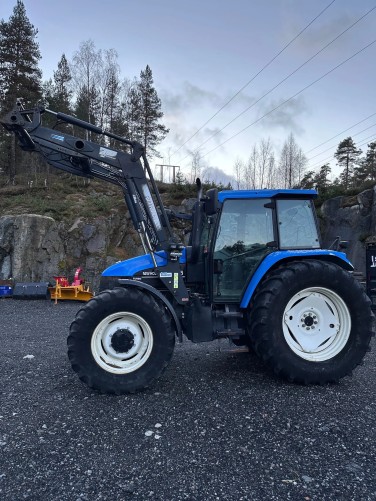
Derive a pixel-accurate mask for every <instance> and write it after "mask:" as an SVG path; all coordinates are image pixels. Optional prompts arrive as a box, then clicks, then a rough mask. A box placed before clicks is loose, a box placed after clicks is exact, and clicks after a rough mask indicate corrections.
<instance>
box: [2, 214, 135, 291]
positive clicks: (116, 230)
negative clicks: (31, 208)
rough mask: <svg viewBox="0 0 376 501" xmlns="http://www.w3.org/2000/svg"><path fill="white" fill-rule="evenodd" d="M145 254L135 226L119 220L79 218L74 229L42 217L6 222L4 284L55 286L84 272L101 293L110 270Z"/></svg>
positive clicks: (8, 218)
mask: <svg viewBox="0 0 376 501" xmlns="http://www.w3.org/2000/svg"><path fill="white" fill-rule="evenodd" d="M141 252H142V251H141V249H140V244H139V242H138V236H137V234H136V232H135V231H134V230H133V228H131V227H130V225H129V220H128V219H125V220H121V219H120V218H119V217H118V216H117V215H116V214H112V215H111V216H110V217H98V218H96V219H94V220H92V221H90V222H88V221H85V220H83V219H81V218H78V219H77V220H76V221H75V222H74V224H73V225H71V226H70V227H68V228H67V227H66V226H65V225H64V224H62V223H60V224H57V223H56V221H55V220H54V219H52V218H50V217H46V216H39V215H36V214H22V215H17V216H12V215H9V216H2V217H0V279H5V280H6V279H9V278H13V279H14V280H16V281H22V282H29V281H30V282H38V281H49V282H51V283H54V280H53V277H54V276H56V275H67V276H68V278H72V277H73V273H74V270H75V269H76V268H78V267H81V268H83V270H84V272H85V273H84V276H85V278H86V280H87V281H89V282H91V283H92V286H93V287H94V288H96V287H97V286H98V283H99V278H100V273H101V272H102V271H103V270H104V269H105V268H107V267H108V266H109V265H110V264H113V263H115V262H116V261H119V260H120V259H126V258H128V257H132V256H134V255H136V254H139V253H141Z"/></svg>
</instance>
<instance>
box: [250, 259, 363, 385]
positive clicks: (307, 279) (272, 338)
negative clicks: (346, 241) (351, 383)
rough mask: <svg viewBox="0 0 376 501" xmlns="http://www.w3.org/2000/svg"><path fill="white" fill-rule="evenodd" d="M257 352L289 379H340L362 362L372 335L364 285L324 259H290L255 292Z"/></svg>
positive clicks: (253, 318)
mask: <svg viewBox="0 0 376 501" xmlns="http://www.w3.org/2000/svg"><path fill="white" fill-rule="evenodd" d="M248 325H249V333H250V339H251V342H252V344H253V346H254V349H255V351H256V353H257V354H258V355H259V356H260V358H261V359H262V360H264V361H265V362H266V363H267V364H268V365H269V366H271V367H272V369H273V370H274V372H275V373H276V374H277V375H278V376H281V377H283V378H284V379H287V380H288V381H291V382H297V383H302V384H324V383H327V382H337V381H338V380H339V379H340V378H342V377H344V376H346V375H348V374H350V373H351V371H352V370H353V369H354V368H355V367H356V366H357V365H359V364H360V362H361V361H362V359H363V357H364V355H365V353H366V352H367V349H368V346H369V343H370V340H371V336H372V313H371V308H370V301H369V299H368V298H367V296H366V295H365V293H364V290H363V288H362V287H361V285H360V284H359V283H358V282H357V281H356V280H354V278H353V277H352V275H351V274H350V273H348V272H347V271H345V270H343V269H342V268H340V267H339V266H337V265H335V264H333V263H330V262H324V261H314V260H306V261H301V262H292V263H288V264H287V265H285V266H282V267H280V268H278V269H276V270H274V271H273V272H272V273H271V274H270V276H269V277H267V278H266V280H265V281H264V282H263V283H262V284H261V286H260V287H259V289H258V290H257V291H256V294H255V298H254V300H253V303H252V305H251V308H250V310H249V313H248Z"/></svg>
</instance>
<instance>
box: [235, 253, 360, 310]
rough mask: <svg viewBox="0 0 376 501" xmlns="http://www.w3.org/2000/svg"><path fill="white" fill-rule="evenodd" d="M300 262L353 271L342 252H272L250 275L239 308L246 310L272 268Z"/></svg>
mask: <svg viewBox="0 0 376 501" xmlns="http://www.w3.org/2000/svg"><path fill="white" fill-rule="evenodd" d="M294 259H295V260H296V259H299V260H302V259H318V260H321V261H330V262H332V263H335V264H337V265H338V266H340V267H341V268H344V269H345V270H348V271H353V270H354V267H353V265H352V264H351V263H350V261H349V260H348V259H347V257H346V254H345V253H344V252H337V251H333V250H323V249H317V250H296V251H291V250H286V251H276V252H272V253H271V254H269V255H268V256H266V258H265V259H264V260H263V261H262V263H261V264H260V266H259V267H258V268H257V270H256V271H255V273H254V274H253V275H252V278H251V280H250V281H249V283H248V286H247V288H246V290H245V293H244V295H243V298H242V300H241V303H240V308H247V307H248V305H249V302H250V300H251V298H252V296H253V293H254V292H255V290H256V288H257V286H258V285H259V283H260V282H261V281H262V280H263V278H264V276H265V275H266V273H267V272H268V271H269V270H271V269H272V268H274V267H275V266H276V265H279V264H281V263H282V262H285V261H292V260H294Z"/></svg>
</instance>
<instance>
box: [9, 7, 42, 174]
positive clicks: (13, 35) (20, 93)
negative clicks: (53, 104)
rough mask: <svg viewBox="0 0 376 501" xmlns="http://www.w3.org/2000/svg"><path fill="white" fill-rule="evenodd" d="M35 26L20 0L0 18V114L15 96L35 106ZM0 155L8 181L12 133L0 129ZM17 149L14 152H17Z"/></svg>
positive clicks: (12, 168) (38, 79) (12, 161)
mask: <svg viewBox="0 0 376 501" xmlns="http://www.w3.org/2000/svg"><path fill="white" fill-rule="evenodd" d="M37 34H38V30H37V29H36V28H34V26H33V25H32V24H31V23H30V21H29V19H28V17H27V15H26V10H25V6H24V4H23V2H22V1H21V0H17V3H16V5H15V7H14V9H13V14H12V15H11V16H10V18H9V20H8V21H4V20H3V19H2V20H1V21H0V108H1V109H0V114H4V113H6V112H7V111H9V110H10V109H11V107H12V106H13V105H14V104H15V101H16V99H17V98H18V97H22V98H23V99H24V102H25V105H26V106H35V104H36V102H37V101H38V100H39V99H40V97H41V71H40V69H39V68H38V62H39V60H40V58H41V55H40V52H39V45H38V43H37V41H36V37H37ZM0 144H1V146H2V151H1V154H2V155H1V157H2V162H4V164H3V166H4V168H5V170H6V171H7V172H8V173H9V180H10V182H11V183H14V182H15V176H16V148H15V141H14V135H13V134H12V135H11V137H9V135H6V133H4V132H3V131H1V132H0ZM20 154H21V153H20V152H19V151H18V152H17V163H18V161H19V158H18V156H19V155H20Z"/></svg>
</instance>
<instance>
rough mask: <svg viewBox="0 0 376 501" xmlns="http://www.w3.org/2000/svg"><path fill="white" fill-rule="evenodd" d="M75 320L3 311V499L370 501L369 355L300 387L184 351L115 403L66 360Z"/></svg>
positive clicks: (375, 488)
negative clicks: (333, 380) (154, 378)
mask: <svg viewBox="0 0 376 501" xmlns="http://www.w3.org/2000/svg"><path fill="white" fill-rule="evenodd" d="M78 308H79V305H77V304H74V303H73V304H72V303H69V304H68V303H64V302H61V303H59V304H58V305H54V304H53V303H52V302H51V303H50V302H49V301H23V300H19V301H16V300H12V299H1V300H0V330H1V344H0V369H1V386H0V400H1V402H0V499H1V500H2V501H18V500H24V499H26V500H36V501H39V500H40V501H49V500H58V501H65V500H69V501H70V500H73V501H92V500H111V501H112V500H133V499H142V500H147V499H151V500H167V501H170V500H171V501H174V500H257V501H259V500H265V501H269V500H290V499H291V500H302V501H310V500H312V501H313V500H317V501H323V500H346V501H349V500H359V501H367V500H372V501H374V500H375V499H376V461H375V460H376V432H375V425H376V404H375V400H376V399H375V387H376V356H375V351H376V350H375V349H374V350H373V352H371V353H370V354H369V355H367V357H366V360H365V364H364V365H363V366H362V367H360V368H358V369H357V370H356V372H355V373H354V375H353V377H352V378H346V379H344V380H343V381H342V382H341V383H340V384H338V385H330V386H323V387H302V386H296V385H291V384H287V383H284V382H281V381H279V380H277V379H276V378H275V377H274V376H273V375H272V374H271V373H270V372H269V371H268V370H267V369H266V368H265V367H264V366H263V365H262V364H261V362H259V361H258V359H257V358H256V357H255V356H254V355H251V354H248V353H234V352H231V351H229V345H228V344H227V342H221V343H217V342H214V343H207V344H201V345H193V344H191V343H189V342H188V341H187V342H185V343H183V344H178V345H177V346H176V350H175V354H174V357H173V360H172V363H171V364H170V366H169V368H168V369H167V371H166V372H165V374H164V375H163V377H162V378H161V379H160V380H159V382H158V383H157V384H156V385H155V386H154V387H153V388H151V389H148V390H146V391H144V392H142V393H139V394H136V395H130V396H121V397H115V396H107V395H100V394H97V393H96V392H93V391H92V390H90V389H89V388H88V387H86V386H85V385H84V384H82V383H81V382H80V381H79V379H78V378H77V376H76V374H75V373H74V372H73V371H72V370H71V367H70V364H69V361H68V359H67V355H66V352H67V350H66V336H67V332H68V329H69V324H70V322H71V320H72V319H73V318H74V315H75V313H76V311H77V310H78ZM373 348H375V342H374V339H373Z"/></svg>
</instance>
